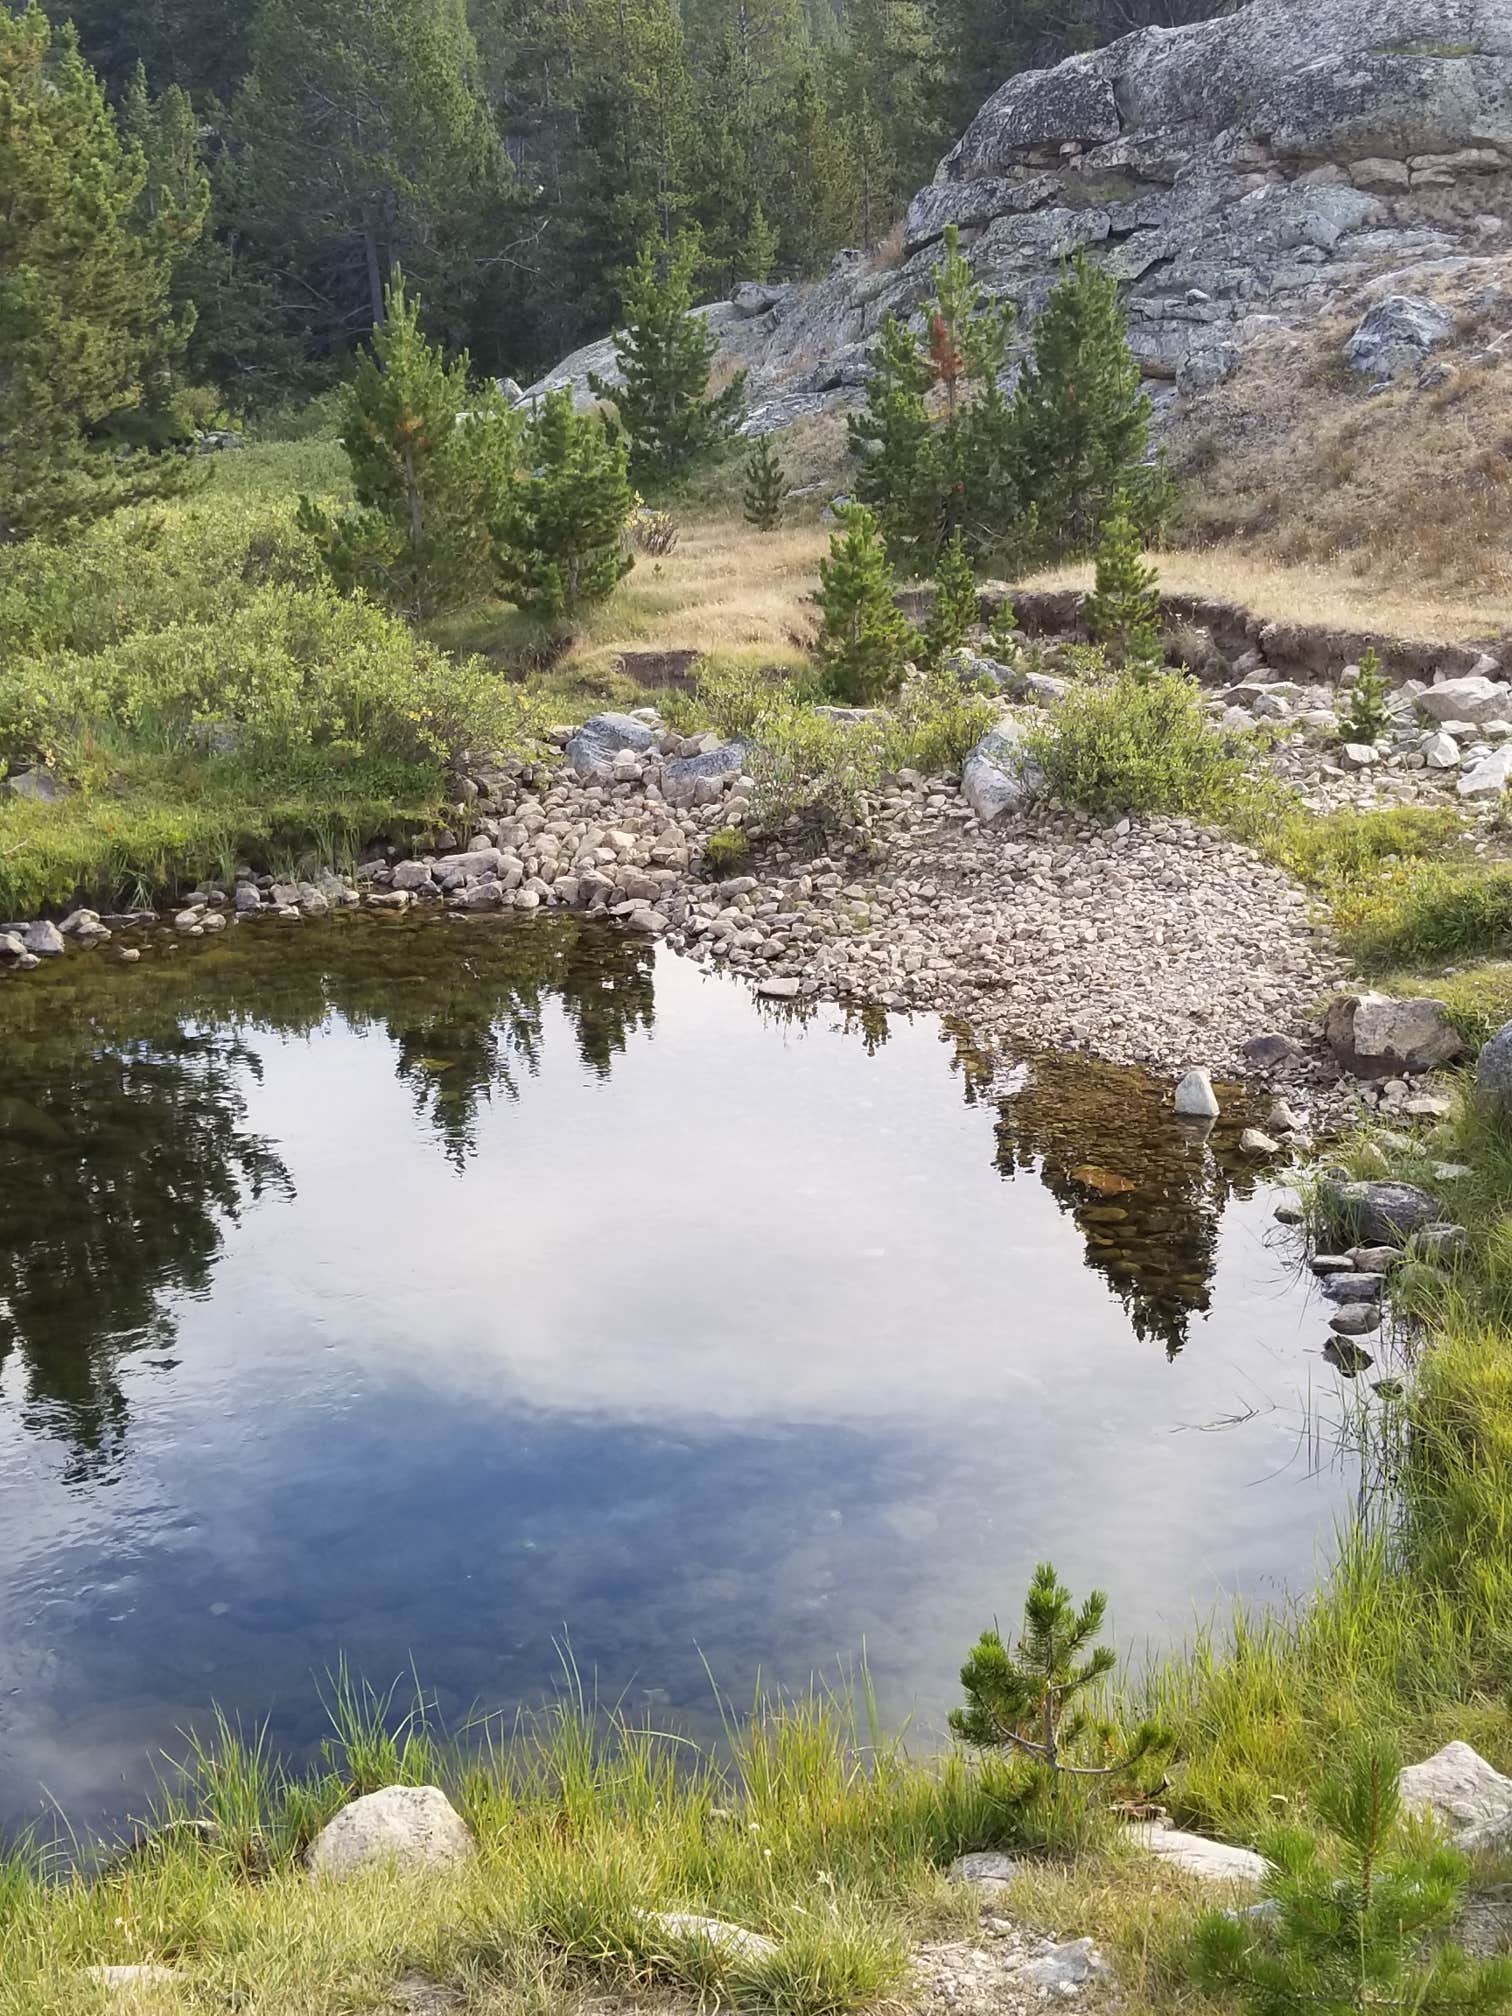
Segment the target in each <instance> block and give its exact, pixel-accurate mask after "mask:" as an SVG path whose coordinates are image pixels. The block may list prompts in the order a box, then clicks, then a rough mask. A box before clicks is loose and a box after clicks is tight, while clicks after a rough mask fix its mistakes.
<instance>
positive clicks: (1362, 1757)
mask: <svg viewBox="0 0 1512 2016" xmlns="http://www.w3.org/2000/svg"><path fill="white" fill-rule="evenodd" d="M1399 1769H1400V1759H1399V1757H1398V1756H1397V1754H1396V1752H1395V1750H1394V1749H1393V1747H1392V1745H1391V1744H1390V1743H1388V1742H1385V1741H1377V1742H1373V1743H1362V1744H1360V1745H1359V1746H1358V1747H1357V1748H1356V1749H1355V1750H1353V1751H1352V1752H1351V1754H1350V1755H1349V1756H1348V1757H1347V1758H1346V1760H1345V1762H1344V1764H1343V1766H1342V1767H1341V1768H1340V1769H1339V1770H1338V1771H1337V1772H1335V1773H1332V1774H1330V1776H1329V1777H1327V1778H1326V1779H1325V1780H1324V1782H1323V1785H1322V1787H1321V1789H1320V1790H1319V1793H1318V1796H1317V1802H1316V1804H1317V1813H1318V1818H1319V1820H1320V1821H1321V1823H1322V1831H1321V1832H1313V1831H1311V1830H1309V1829H1306V1828H1301V1827H1285V1828H1278V1829H1276V1830H1275V1831H1274V1832H1273V1833H1272V1834H1270V1835H1269V1836H1268V1837H1267V1838H1266V1840H1265V1841H1264V1842H1262V1844H1261V1845H1262V1847H1263V1849H1264V1852H1265V1854H1266V1856H1267V1858H1268V1860H1269V1862H1270V1864H1271V1869H1270V1874H1269V1875H1268V1876H1267V1877H1266V1879H1265V1883H1264V1886H1263V1887H1264V1891H1265V1896H1266V1900H1267V1905H1268V1907H1269V1908H1266V1907H1265V1906H1262V1908H1261V1909H1260V1910H1259V1911H1255V1912H1250V1913H1247V1914H1235V1913H1230V1912H1225V1911H1209V1912H1207V1913H1205V1914H1204V1916H1203V1918H1202V1919H1201V1920H1200V1922H1199V1924H1198V1926H1197V1930H1196V1932H1195V1934H1194V1935H1193V1939H1192V1943H1191V1948H1190V1953H1189V1964H1190V1969H1191V1973H1192V1975H1193V1977H1194V1979H1195V1980H1196V1981H1197V1982H1198V1984H1199V1985H1200V1986H1202V1987H1203V1988H1205V1989H1207V1990H1209V1991H1210V1992H1211V1993H1214V1994H1218V1995H1222V1996H1226V1997H1229V1996H1231V1997H1233V1998H1235V1999H1237V2000H1238V2001H1240V2002H1242V2003H1243V2004H1244V2005H1245V2006H1246V2007H1247V2008H1249V2009H1250V2010H1252V2011H1254V2012H1255V2016H1328V2012H1335V2011H1337V2012H1344V2011H1354V2010H1366V2009H1380V2010H1389V2009H1403V2010H1413V2011H1417V2012H1420V2016H1439V2012H1448V2011H1450V2010H1454V2011H1458V2012H1461V2016H1466V2012H1468V2016H1494V2012H1496V2011H1498V2010H1502V2009H1505V2008H1506V2007H1507V2006H1508V2003H1509V2002H1512V1960H1508V1959H1496V1960H1488V1961H1475V1960H1471V1959H1469V1958H1467V1956H1466V1955H1465V1954H1464V1953H1463V1952H1462V1951H1461V1950H1460V1948H1459V1947H1458V1946H1455V1945H1453V1944H1451V1943H1449V1942H1448V1941H1447V1939H1446V1934H1447V1933H1448V1932H1449V1930H1450V1929H1451V1928H1452V1926H1453V1924H1454V1922H1455V1920H1456V1918H1457V1917H1458V1915H1459V1911H1460V1907H1461V1904H1462V1903H1463V1901H1464V1894H1465V1882H1466V1877H1467V1874H1468V1865H1467V1864H1466V1862H1465V1858H1464V1857H1463V1856H1462V1855H1460V1854H1459V1853H1458V1852H1457V1851H1456V1850H1454V1849H1453V1848H1449V1847H1447V1846H1445V1844H1444V1843H1443V1842H1442V1841H1440V1840H1438V1839H1436V1838H1435V1837H1434V1836H1433V1835H1432V1834H1431V1833H1430V1832H1429V1831H1428V1830H1427V1829H1426V1828H1422V1827H1414V1826H1410V1825H1408V1824H1406V1823H1404V1821H1403V1818H1402V1811H1401V1798H1400V1794H1399V1792H1398V1789H1397V1774H1398V1771H1399Z"/></svg>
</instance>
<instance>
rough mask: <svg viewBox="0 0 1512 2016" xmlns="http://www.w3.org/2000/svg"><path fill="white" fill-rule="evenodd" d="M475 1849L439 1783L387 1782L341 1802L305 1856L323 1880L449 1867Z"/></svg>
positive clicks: (465, 1858)
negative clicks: (363, 1795)
mask: <svg viewBox="0 0 1512 2016" xmlns="http://www.w3.org/2000/svg"><path fill="white" fill-rule="evenodd" d="M476 1852H477V1849H476V1844H475V1843H474V1841H473V1837H472V1835H471V1834H470V1833H469V1831H468V1828H467V1823H466V1822H465V1821H464V1820H463V1818H462V1816H461V1814H460V1813H459V1812H458V1811H457V1809H456V1808H455V1807H454V1806H453V1805H452V1803H451V1801H450V1800H449V1799H448V1798H447V1796H446V1794H445V1793H444V1792H443V1791H442V1790H441V1789H440V1787H439V1786H437V1785H386V1786H385V1787H384V1789H383V1790H382V1791H381V1792H370V1793H368V1795H367V1796H366V1798H363V1799H354V1800H353V1801H352V1803H351V1805H350V1806H343V1807H342V1809H341V1811H340V1812H339V1813H338V1814H337V1815H336V1817H335V1819H334V1820H332V1821H330V1822H329V1823H328V1825H326V1826H325V1827H322V1829H321V1830H320V1832H319V1833H318V1834H317V1835H316V1837H315V1839H314V1841H313V1842H312V1843H311V1844H310V1852H309V1854H308V1856H307V1857H306V1858H305V1859H306V1866H307V1867H308V1869H309V1872H310V1875H311V1876H312V1877H313V1878H315V1879H316V1880H317V1881H320V1880H324V1879H331V1878H340V1877H344V1876H354V1875H356V1874H357V1873H358V1871H359V1870H367V1869H383V1868H391V1869H395V1870H399V1871H409V1870H415V1869H447V1868H450V1867H451V1866H452V1865H453V1864H454V1863H457V1862H465V1861H467V1860H468V1859H469V1858H470V1857H471V1856H472V1855H474V1854H475V1853H476Z"/></svg>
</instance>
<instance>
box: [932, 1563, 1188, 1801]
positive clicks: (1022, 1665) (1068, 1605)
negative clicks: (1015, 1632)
mask: <svg viewBox="0 0 1512 2016" xmlns="http://www.w3.org/2000/svg"><path fill="white" fill-rule="evenodd" d="M1107 1607H1108V1599H1107V1597H1106V1596H1105V1595H1104V1594H1103V1592H1102V1590H1101V1589H1094V1590H1093V1591H1092V1593H1091V1595H1090V1596H1089V1597H1088V1598H1087V1600H1086V1602H1085V1603H1083V1604H1082V1606H1081V1608H1080V1609H1079V1610H1077V1609H1075V1608H1074V1607H1073V1605H1072V1601H1071V1594H1070V1591H1069V1590H1068V1589H1066V1588H1065V1587H1064V1586H1063V1584H1062V1583H1061V1581H1060V1579H1059V1577H1058V1576H1057V1575H1056V1572H1055V1569H1054V1568H1053V1567H1052V1566H1051V1564H1050V1563H1049V1562H1048V1561H1042V1562H1041V1563H1040V1564H1039V1566H1038V1567H1037V1568H1036V1569H1035V1571H1034V1579H1033V1581H1032V1582H1031V1583H1030V1584H1029V1593H1028V1595H1027V1597H1026V1598H1025V1599H1024V1628H1023V1631H1022V1633H1021V1635H1020V1637H1019V1641H1018V1644H1017V1646H1016V1648H1015V1649H1014V1651H1013V1652H1010V1651H1009V1650H1008V1648H1007V1646H1006V1645H1005V1644H1004V1643H1003V1640H1002V1637H1001V1636H1000V1634H999V1633H998V1631H997V1630H996V1629H993V1630H991V1631H984V1632H983V1633H982V1635H981V1637H980V1638H979V1639H978V1640H977V1642H976V1644H975V1645H974V1646H973V1647H972V1650H971V1655H970V1657H969V1658H968V1659H967V1661H966V1664H965V1665H964V1666H963V1667H962V1668H961V1685H962V1686H963V1687H964V1688H965V1690H966V1706H965V1707H964V1708H953V1709H952V1710H951V1713H950V1726H951V1729H952V1730H953V1732H954V1733H955V1734H956V1735H957V1736H959V1737H960V1738H961V1740H962V1741H963V1742H966V1743H973V1744H976V1745H977V1746H978V1747H979V1748H981V1749H991V1750H1003V1749H1006V1750H1014V1751H1017V1752H1018V1753H1019V1754H1020V1755H1021V1756H1024V1757H1028V1758H1030V1759H1032V1760H1033V1762H1035V1763H1036V1764H1041V1765H1043V1766H1044V1767H1045V1769H1046V1770H1047V1771H1048V1772H1050V1773H1051V1775H1052V1777H1054V1776H1056V1775H1058V1774H1067V1775H1070V1776H1073V1777H1078V1778H1108V1777H1111V1776H1113V1775H1114V1774H1116V1773H1122V1772H1126V1771H1130V1770H1132V1769H1133V1768H1134V1766H1135V1765H1137V1764H1140V1763H1143V1762H1147V1761H1151V1760H1153V1759H1154V1758H1156V1757H1158V1756H1160V1755H1161V1754H1163V1753H1166V1752H1169V1750H1170V1748H1171V1744H1170V1739H1169V1737H1167V1736H1166V1735H1165V1733H1164V1732H1163V1731H1162V1730H1161V1729H1160V1728H1159V1727H1158V1726H1157V1725H1156V1724H1155V1723H1153V1722H1146V1723H1143V1724H1142V1725H1141V1726H1140V1727H1139V1728H1138V1729H1137V1730H1136V1731H1135V1732H1134V1734H1133V1736H1132V1738H1131V1739H1130V1741H1129V1742H1128V1744H1127V1745H1125V1746H1124V1749H1123V1754H1122V1755H1121V1756H1120V1757H1118V1758H1117V1759H1116V1760H1114V1761H1112V1762H1102V1763H1097V1764H1086V1763H1073V1762H1071V1761H1070V1758H1069V1756H1068V1754H1067V1753H1068V1752H1073V1753H1074V1751H1075V1749H1076V1747H1077V1746H1078V1744H1079V1743H1080V1742H1081V1741H1082V1740H1083V1739H1084V1738H1086V1737H1087V1736H1089V1735H1090V1734H1092V1733H1093V1732H1094V1724H1093V1722H1092V1719H1091V1717H1090V1716H1089V1715H1088V1713H1087V1711H1086V1709H1085V1708H1084V1707H1083V1706H1081V1705H1080V1702H1081V1697H1083V1696H1084V1695H1085V1694H1086V1693H1087V1691H1088V1690H1089V1689H1090V1688H1093V1687H1095V1686H1096V1684H1097V1682H1098V1681H1099V1680H1102V1679H1104V1678H1105V1677H1106V1676H1107V1675H1108V1674H1109V1673H1111V1672H1112V1671H1113V1669H1114V1667H1115V1666H1116V1665H1117V1664H1118V1659H1117V1655H1116V1654H1115V1653H1114V1652H1113V1651H1112V1649H1111V1648H1110V1647H1109V1646H1106V1645H1099V1644H1098V1643H1097V1640H1098V1638H1099V1637H1100V1636H1101V1635H1102V1627H1103V1618H1104V1616H1105V1614H1106V1612H1107ZM1098 1733H1100V1734H1102V1735H1103V1736H1104V1737H1106V1734H1107V1732H1106V1731H1105V1730H1102V1731H1099V1732H1098Z"/></svg>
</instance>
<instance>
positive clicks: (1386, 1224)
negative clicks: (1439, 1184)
mask: <svg viewBox="0 0 1512 2016" xmlns="http://www.w3.org/2000/svg"><path fill="white" fill-rule="evenodd" d="M1318 1202H1319V1204H1320V1205H1321V1206H1322V1209H1323V1215H1324V1217H1325V1218H1326V1219H1327V1221H1328V1223H1329V1226H1330V1228H1331V1229H1332V1230H1334V1231H1336V1232H1341V1233H1347V1234H1348V1235H1349V1236H1350V1237H1351V1238H1352V1239H1354V1240H1355V1241H1357V1242H1358V1243H1359V1244H1361V1245H1364V1246H1403V1245H1405V1244H1406V1242H1407V1241H1408V1240H1409V1239H1410V1238H1411V1237H1412V1235H1413V1233H1414V1232H1417V1231H1419V1230H1421V1228H1422V1227H1423V1226H1425V1225H1434V1224H1437V1223H1438V1222H1439V1207H1438V1203H1437V1201H1436V1200H1435V1199H1434V1198H1432V1197H1430V1196H1429V1194H1428V1192H1427V1191H1426V1190H1420V1189H1419V1188H1418V1186H1417V1184H1415V1183H1392V1182H1381V1183H1368V1182H1352V1181H1350V1179H1349V1178H1348V1177H1341V1176H1339V1175H1337V1174H1335V1173H1328V1172H1325V1173H1324V1175H1323V1176H1321V1177H1320V1178H1319V1180H1318Z"/></svg>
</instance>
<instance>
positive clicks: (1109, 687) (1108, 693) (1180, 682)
mask: <svg viewBox="0 0 1512 2016" xmlns="http://www.w3.org/2000/svg"><path fill="white" fill-rule="evenodd" d="M1030 748H1031V750H1032V752H1033V755H1034V758H1035V760H1036V761H1037V762H1038V763H1039V764H1040V766H1041V768H1042V769H1043V770H1044V773H1045V776H1046V778H1047V780H1048V781H1049V785H1050V788H1051V790H1052V792H1053V793H1054V794H1055V795H1056V796H1057V797H1058V798H1063V799H1066V800H1067V801H1068V802H1069V803H1071V804H1074V805H1083V806H1086V807H1087V809H1088V810H1089V811H1093V812H1137V813H1155V812H1166V813H1185V814H1189V815H1192V816H1198V817H1207V818H1220V817H1223V816H1225V815H1227V814H1230V813H1232V812H1233V811H1234V810H1235V809H1236V807H1237V806H1238V804H1239V803H1240V801H1242V800H1246V799H1248V797H1249V796H1250V795H1251V794H1252V793H1257V792H1259V791H1260V790H1261V789H1262V788H1263V787H1262V786H1261V785H1260V784H1259V782H1258V781H1257V780H1255V779H1253V778H1252V777H1251V775H1250V772H1249V770H1248V767H1247V765H1246V763H1245V761H1244V759H1243V758H1242V757H1241V756H1238V755H1236V754H1235V753H1234V751H1233V749H1232V748H1231V746H1230V744H1229V741H1228V738H1227V737H1225V736H1224V735H1223V734H1221V733H1220V732H1219V731H1218V730H1217V729H1216V728H1214V727H1213V725H1212V723H1211V722H1210V721H1209V720H1208V718H1207V716H1206V715H1205V714H1204V712H1203V709H1202V699H1201V695H1200V694H1199V692H1198V689H1197V687H1196V686H1195V685H1194V684H1193V683H1192V681H1191V680H1190V679H1187V678H1184V677H1183V676H1182V675H1181V674H1179V673H1174V672H1161V673H1157V674H1155V675H1154V676H1153V677H1145V676H1142V675H1141V674H1139V673H1137V672H1122V673H1120V674H1119V675H1118V676H1117V678H1115V679H1114V680H1112V681H1111V682H1110V683H1106V684H1091V685H1081V686H1075V687H1073V688H1072V690H1071V691H1070V693H1068V694H1067V695H1066V697H1065V698H1064V699H1063V700H1062V701H1060V702H1059V704H1058V705H1057V706H1056V707H1055V708H1054V710H1053V711H1052V713H1051V716H1050V720H1049V723H1048V725H1047V726H1046V727H1044V728H1041V729H1039V730H1038V731H1036V732H1035V733H1034V734H1033V735H1032V736H1031V737H1030Z"/></svg>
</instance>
